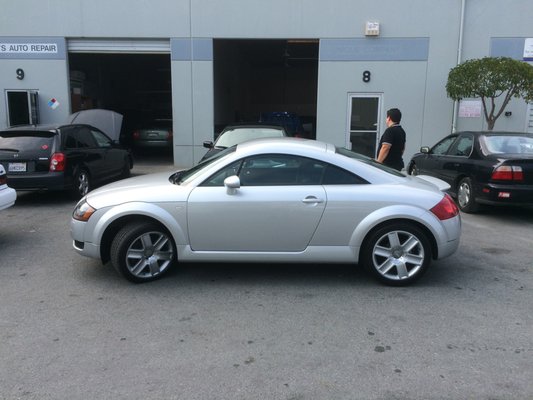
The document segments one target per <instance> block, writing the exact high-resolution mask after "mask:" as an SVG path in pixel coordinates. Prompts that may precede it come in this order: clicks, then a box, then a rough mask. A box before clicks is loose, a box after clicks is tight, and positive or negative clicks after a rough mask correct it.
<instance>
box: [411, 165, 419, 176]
mask: <svg viewBox="0 0 533 400" xmlns="http://www.w3.org/2000/svg"><path fill="white" fill-rule="evenodd" d="M409 175H418V167H417V166H416V164H415V163H412V164H411V165H410V166H409Z"/></svg>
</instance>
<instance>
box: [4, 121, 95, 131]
mask: <svg viewBox="0 0 533 400" xmlns="http://www.w3.org/2000/svg"><path fill="white" fill-rule="evenodd" d="M69 126H86V127H89V128H91V129H95V127H93V126H91V125H88V124H65V123H61V124H59V123H57V124H40V125H17V126H12V127H9V128H7V129H4V130H3V131H4V132H5V131H9V132H12V131H30V132H38V131H49V132H53V131H57V130H59V129H61V128H65V127H69ZM96 129H98V128H96Z"/></svg>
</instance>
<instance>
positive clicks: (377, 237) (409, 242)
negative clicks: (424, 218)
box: [362, 222, 432, 286]
mask: <svg viewBox="0 0 533 400" xmlns="http://www.w3.org/2000/svg"><path fill="white" fill-rule="evenodd" d="M431 257H432V256H431V246H430V243H429V240H428V238H427V236H426V234H425V233H424V232H423V231H422V230H421V229H420V228H418V227H417V226H415V225H414V224H411V223H408V222H395V223H391V224H388V225H384V226H382V227H380V228H378V229H376V230H375V231H373V232H371V233H370V235H369V236H368V237H367V239H366V240H365V243H364V244H363V260H362V261H363V263H364V265H365V267H366V268H367V269H368V270H369V271H370V272H371V273H372V274H373V275H374V276H375V277H376V278H377V279H378V280H380V281H381V282H383V283H385V284H387V285H392V286H405V285H408V284H411V283H413V282H414V281H416V280H418V279H419V278H420V277H421V276H422V275H423V274H424V273H425V272H426V270H427V269H428V267H429V264H430V263H431Z"/></svg>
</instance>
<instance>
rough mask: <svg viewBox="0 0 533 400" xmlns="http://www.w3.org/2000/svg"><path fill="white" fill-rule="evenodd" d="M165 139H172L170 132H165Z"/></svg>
mask: <svg viewBox="0 0 533 400" xmlns="http://www.w3.org/2000/svg"><path fill="white" fill-rule="evenodd" d="M167 139H168V140H171V139H172V131H168V132H167Z"/></svg>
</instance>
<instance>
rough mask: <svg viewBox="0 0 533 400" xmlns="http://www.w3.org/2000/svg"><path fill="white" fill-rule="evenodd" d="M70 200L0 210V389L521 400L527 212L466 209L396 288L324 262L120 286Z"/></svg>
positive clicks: (3, 393)
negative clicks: (85, 253)
mask: <svg viewBox="0 0 533 400" xmlns="http://www.w3.org/2000/svg"><path fill="white" fill-rule="evenodd" d="M167 168H168V170H171V169H172V168H173V167H172V166H171V165H166V164H165V163H159V164H142V163H140V164H138V165H137V166H136V167H135V169H134V170H133V174H134V175H135V174H144V173H147V172H152V171H154V172H155V170H165V169H167ZM74 205H75V202H74V201H73V200H71V199H69V198H68V197H67V196H65V195H63V194H60V193H19V198H18V199H17V203H16V205H15V206H14V207H12V208H10V209H7V210H4V211H2V212H0V300H1V302H2V306H1V307H0V363H1V368H0V399H89V398H90V399H126V398H127V399H188V400H191V399H202V400H205V399H287V400H289V399H291V400H296V399H298V400H304V399H305V400H307V399H531V398H533V381H532V380H531V376H533V314H532V313H531V307H532V305H533V257H532V255H533V210H532V209H513V208H511V209H504V208H497V209H488V210H486V211H484V212H482V213H480V214H475V215H471V214H463V215H462V216H463V237H462V240H461V246H460V248H459V250H458V252H457V253H456V254H454V255H453V256H452V257H449V258H447V259H444V260H441V261H438V262H434V263H433V265H432V268H431V269H430V270H429V271H428V273H427V274H426V275H425V276H424V277H423V278H422V279H421V280H420V281H419V282H418V283H417V284H415V285H413V286H410V287H405V288H394V287H387V286H383V285H380V284H379V283H376V281H374V280H373V279H372V278H371V277H370V276H369V275H367V274H366V273H365V272H364V271H362V270H361V269H358V268H357V267H355V266H350V265H330V264H316V265H308V264H306V265H268V264H255V265H251V266H246V265H239V264H185V265H179V267H178V268H176V269H174V270H173V271H171V272H170V274H169V275H167V276H166V277H165V278H164V279H161V280H158V281H155V282H152V283H148V284H142V285H136V284H132V283H130V282H128V281H126V280H125V279H123V278H121V277H120V276H119V275H118V274H117V273H116V272H115V270H114V269H113V268H112V267H111V266H109V265H105V266H104V265H101V264H100V262H99V261H97V260H93V259H88V258H84V257H81V256H79V255H77V254H76V253H75V252H74V251H73V250H72V244H71V239H70V234H69V219H70V215H71V213H72V210H73V208H74Z"/></svg>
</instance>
